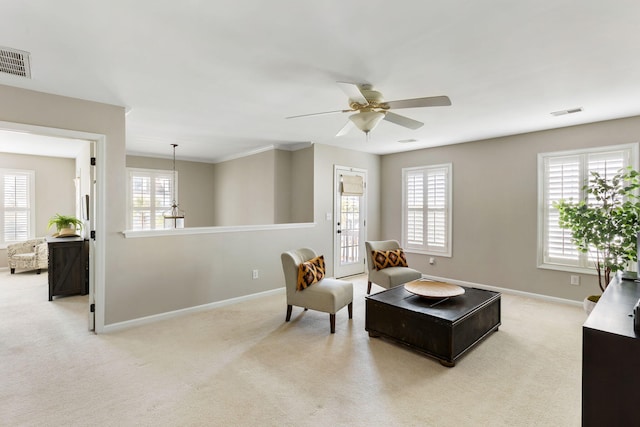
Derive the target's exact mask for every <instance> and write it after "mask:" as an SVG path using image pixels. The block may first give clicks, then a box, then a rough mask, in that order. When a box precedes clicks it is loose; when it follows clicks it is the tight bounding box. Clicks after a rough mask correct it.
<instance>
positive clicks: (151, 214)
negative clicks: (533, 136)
mask: <svg viewBox="0 0 640 427" xmlns="http://www.w3.org/2000/svg"><path fill="white" fill-rule="evenodd" d="M127 172H128V175H129V185H128V193H129V194H128V197H127V202H128V215H127V228H128V229H129V230H158V229H163V228H164V219H163V217H162V214H163V212H164V211H166V210H169V209H171V202H172V200H173V171H170V170H169V171H166V170H158V169H134V168H127ZM175 177H176V195H175V196H176V199H177V198H178V192H177V188H178V187H177V182H178V172H176V175H175Z"/></svg>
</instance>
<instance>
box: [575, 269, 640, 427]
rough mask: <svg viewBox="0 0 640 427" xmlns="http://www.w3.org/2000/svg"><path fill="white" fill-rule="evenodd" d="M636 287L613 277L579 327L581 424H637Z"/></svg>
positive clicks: (639, 288)
mask: <svg viewBox="0 0 640 427" xmlns="http://www.w3.org/2000/svg"><path fill="white" fill-rule="evenodd" d="M638 299H640V284H639V283H636V282H634V281H627V280H620V278H617V277H616V278H615V279H613V280H612V281H611V283H610V284H609V286H607V289H606V290H605V292H604V293H603V294H602V297H601V298H600V301H598V303H597V304H596V307H595V308H594V309H593V311H592V312H591V314H590V315H589V317H588V318H587V321H586V322H585V324H584V326H583V328H582V425H583V426H605V425H606V426H631V425H639V424H640V421H639V419H640V409H639V408H640V405H639V402H638V399H640V395H639V394H638V393H636V391H637V390H638V387H639V386H640V334H636V332H635V331H634V329H633V307H634V306H635V305H636V303H637V302H638Z"/></svg>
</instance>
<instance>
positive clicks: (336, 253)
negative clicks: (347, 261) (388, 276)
mask: <svg viewBox="0 0 640 427" xmlns="http://www.w3.org/2000/svg"><path fill="white" fill-rule="evenodd" d="M342 172H353V173H355V174H359V175H363V177H364V191H363V195H362V196H361V197H362V199H361V203H360V207H361V210H360V215H361V218H362V233H361V235H360V237H361V239H362V240H361V242H360V245H359V247H360V248H361V254H362V257H363V262H362V271H358V272H356V273H352V274H349V275H353V274H362V273H365V272H366V267H365V262H364V261H365V260H366V256H365V255H366V254H365V245H364V242H365V240H366V239H367V178H368V175H367V170H366V169H360V168H354V167H351V166H340V165H335V164H334V165H333V218H334V221H333V230H332V231H333V274H334V276H335V277H346V276H347V275H339V274H338V271H339V268H340V234H339V233H338V230H339V226H338V223H339V221H340V215H341V212H340V197H341V195H340V194H341V192H340V174H341V173H342Z"/></svg>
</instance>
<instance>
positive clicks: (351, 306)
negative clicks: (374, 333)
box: [347, 302, 353, 319]
mask: <svg viewBox="0 0 640 427" xmlns="http://www.w3.org/2000/svg"><path fill="white" fill-rule="evenodd" d="M347 309H348V310H349V319H353V302H350V303H349V305H348V306H347Z"/></svg>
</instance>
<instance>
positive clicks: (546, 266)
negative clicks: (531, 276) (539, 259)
mask: <svg viewBox="0 0 640 427" xmlns="http://www.w3.org/2000/svg"><path fill="white" fill-rule="evenodd" d="M538 268H540V269H543V270H556V271H565V272H567V273H578V274H590V275H592V276H595V275H597V274H598V273H597V272H596V270H595V269H593V268H585V267H572V266H570V265H559V264H539V265H538Z"/></svg>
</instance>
